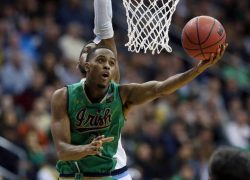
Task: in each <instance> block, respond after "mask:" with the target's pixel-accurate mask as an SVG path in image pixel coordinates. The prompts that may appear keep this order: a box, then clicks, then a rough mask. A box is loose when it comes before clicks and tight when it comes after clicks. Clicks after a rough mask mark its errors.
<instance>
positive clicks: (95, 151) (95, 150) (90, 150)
mask: <svg viewBox="0 0 250 180" xmlns="http://www.w3.org/2000/svg"><path fill="white" fill-rule="evenodd" d="M113 140H114V137H106V138H105V137H104V135H102V136H98V137H96V138H95V139H93V141H92V142H91V143H90V144H88V145H86V152H87V155H99V156H101V155H102V153H101V151H102V149H103V147H102V145H103V143H107V142H111V141H113Z"/></svg>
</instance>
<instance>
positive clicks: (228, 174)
mask: <svg viewBox="0 0 250 180" xmlns="http://www.w3.org/2000/svg"><path fill="white" fill-rule="evenodd" d="M209 176H210V178H209V180H250V155H249V153H248V154H247V153H246V152H242V151H240V150H239V149H235V148H221V149H219V150H217V151H215V152H214V153H213V155H212V157H211V159H210V162H209Z"/></svg>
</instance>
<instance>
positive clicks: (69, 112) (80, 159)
mask: <svg viewBox="0 0 250 180" xmlns="http://www.w3.org/2000/svg"><path fill="white" fill-rule="evenodd" d="M94 8H95V16H96V17H99V19H98V21H95V31H94V32H95V34H96V35H97V37H98V38H99V39H101V42H102V43H103V44H102V45H99V46H97V47H94V48H89V50H86V51H87V53H85V52H84V53H85V55H83V56H84V57H82V58H80V62H79V68H80V69H81V68H82V69H83V70H84V71H85V72H86V80H84V81H81V82H79V83H76V84H72V85H68V86H67V87H64V88H61V89H58V90H57V91H55V92H54V94H53V96H52V100H51V112H52V125H51V131H52V135H53V140H54V143H55V146H56V150H57V154H58V157H59V161H58V163H57V169H58V171H59V173H60V178H59V179H83V177H84V180H88V179H103V180H111V179H119V180H131V177H130V175H129V174H128V171H127V167H126V154H125V152H124V149H123V148H122V145H121V129H122V127H123V126H124V123H125V119H126V114H127V112H128V111H129V110H130V109H131V108H133V107H134V106H135V105H139V104H142V103H145V102H149V101H152V100H154V99H156V98H160V97H161V96H166V95H168V94H170V93H173V92H174V91H176V90H177V89H179V88H180V87H182V86H184V85H186V84H187V83H189V82H190V81H192V80H193V79H194V78H195V77H197V76H198V75H199V74H201V73H202V72H203V71H205V70H206V69H207V68H208V67H210V66H212V65H213V64H215V63H217V62H218V61H219V60H220V59H221V57H222V56H223V54H224V51H225V49H226V47H227V44H223V45H222V46H221V47H220V48H218V51H217V53H216V54H211V57H210V59H209V60H206V61H201V62H200V63H199V64H198V65H197V66H195V67H194V68H192V69H190V70H188V71H186V72H184V73H182V74H177V75H175V76H172V77H170V78H168V79H166V80H165V81H162V82H157V81H150V82H146V83H143V84H135V83H133V84H125V85H120V84H117V83H116V82H114V81H113V80H112V79H114V78H115V76H117V71H118V70H117V66H118V65H117V56H116V51H115V50H114V48H112V47H114V46H113V45H114V44H113V42H114V41H113V38H112V37H113V29H112V24H111V22H109V20H110V14H111V0H94ZM105 17H109V18H105ZM106 20H108V22H106V23H105V21H106ZM100 22H104V23H103V24H102V23H100ZM99 23H100V24H102V25H101V26H99V25H100V24H99ZM110 27H111V28H110ZM104 34H105V35H107V34H109V36H106V37H105V36H103V35H104ZM101 36H102V37H101ZM105 43H106V44H105ZM84 53H82V54H84Z"/></svg>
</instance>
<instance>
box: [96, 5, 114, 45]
mask: <svg viewBox="0 0 250 180" xmlns="http://www.w3.org/2000/svg"><path fill="white" fill-rule="evenodd" d="M94 11H95V27H94V33H95V35H96V37H97V38H96V39H95V40H94V42H95V41H96V42H98V41H99V42H100V40H102V39H109V38H112V37H113V36H114V30H113V26H112V3H111V0H94ZM96 42H95V43H96Z"/></svg>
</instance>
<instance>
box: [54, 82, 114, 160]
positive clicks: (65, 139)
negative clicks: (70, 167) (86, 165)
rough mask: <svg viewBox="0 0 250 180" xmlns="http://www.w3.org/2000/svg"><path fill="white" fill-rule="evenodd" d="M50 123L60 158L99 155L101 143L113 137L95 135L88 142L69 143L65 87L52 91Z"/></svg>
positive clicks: (77, 158) (68, 158) (69, 158)
mask: <svg viewBox="0 0 250 180" xmlns="http://www.w3.org/2000/svg"><path fill="white" fill-rule="evenodd" d="M51 115H52V124H51V132H52V137H53V141H54V144H55V147H56V151H57V155H58V158H59V159H60V160H64V161H68V160H79V159H81V158H83V157H85V156H88V155H99V154H100V148H101V147H102V144H103V143H106V142H110V141H112V140H113V137H108V138H105V137H104V136H98V137H96V138H95V139H94V140H93V141H92V142H91V143H90V144H86V145H72V144H70V141H71V136H70V123H69V122H70V121H69V118H68V115H67V88H65V87H64V88H62V89H59V90H57V91H55V92H54V94H53V96H52V100H51Z"/></svg>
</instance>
